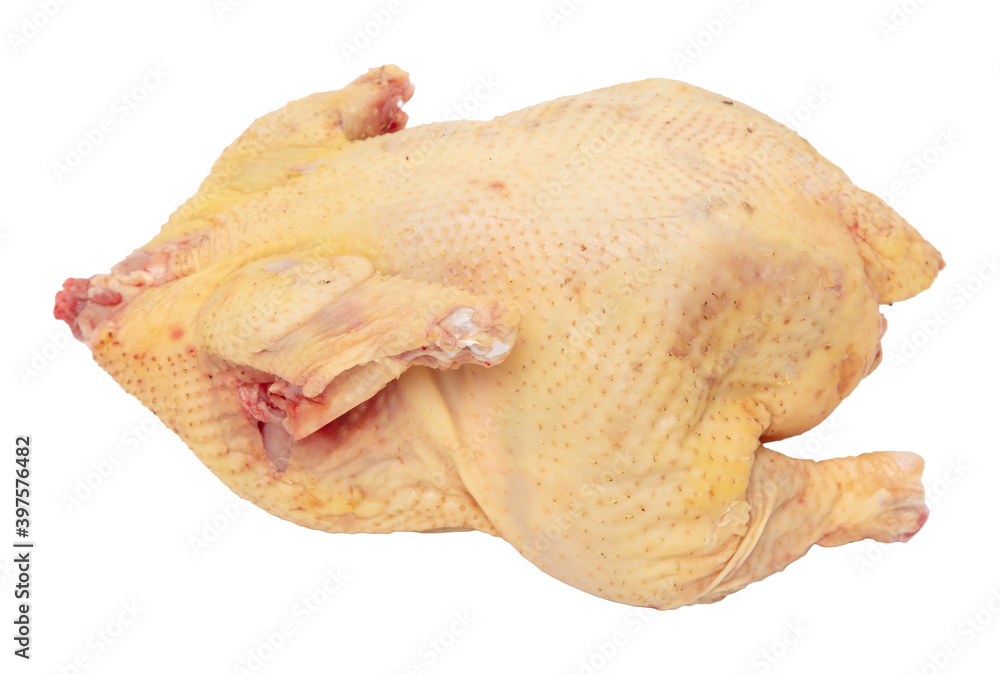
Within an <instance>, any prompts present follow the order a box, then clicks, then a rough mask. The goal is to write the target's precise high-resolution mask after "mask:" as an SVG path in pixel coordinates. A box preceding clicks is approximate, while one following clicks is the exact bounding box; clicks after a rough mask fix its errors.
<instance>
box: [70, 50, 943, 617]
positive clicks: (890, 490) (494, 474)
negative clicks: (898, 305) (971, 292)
mask: <svg viewBox="0 0 1000 674" xmlns="http://www.w3.org/2000/svg"><path fill="white" fill-rule="evenodd" d="M412 92H413V87H412V85H411V84H410V83H409V80H408V77H407V75H406V73H404V72H403V71H401V70H400V69H398V68H396V67H394V66H386V67H383V68H378V69H373V70H371V71H370V72H369V73H368V74H366V75H364V76H363V77H361V78H359V79H358V80H356V81H355V82H353V83H352V84H350V85H349V86H348V87H346V88H345V89H343V90H340V91H335V92H331V93H323V94H316V95H313V96H309V97H307V98H304V99H302V100H299V101H295V102H292V103H290V104H288V105H287V106H286V107H285V108H283V109H281V110H278V111H276V112H273V113H271V114H269V115H267V116H265V117H262V118H261V119H259V120H257V121H256V122H254V124H252V125H251V126H250V128H249V129H248V130H247V131H246V132H245V133H244V134H243V135H242V136H241V137H240V138H239V139H238V140H237V141H236V142H235V143H234V144H233V145H231V146H230V147H228V148H227V149H226V150H225V151H224V152H223V154H222V156H221V157H220V158H219V160H218V161H217V162H216V164H215V165H214V167H213V168H212V171H211V173H210V174H209V176H208V177H207V178H206V179H205V181H204V183H203V184H202V185H201V188H200V189H199V191H198V193H197V194H196V195H195V196H194V197H192V198H191V199H190V200H189V201H188V202H187V203H186V204H184V205H183V206H182V207H181V208H180V209H179V210H178V211H177V212H176V213H174V214H173V215H172V216H171V217H170V219H169V221H168V222H167V224H166V225H165V226H164V227H163V229H162V231H161V232H160V234H159V235H157V236H156V237H155V238H154V239H153V240H152V241H151V242H149V243H148V244H146V245H145V246H143V247H142V248H140V249H138V250H137V251H135V252H134V253H132V254H131V255H129V256H128V257H126V258H125V259H124V260H123V261H122V262H120V263H119V264H117V265H116V266H115V267H114V268H113V269H112V270H111V272H110V273H109V274H99V275H96V276H93V277H91V278H90V279H70V280H68V281H67V282H66V284H65V285H64V289H63V290H62V291H61V292H60V293H59V294H58V296H57V300H56V310H55V313H56V316H57V317H58V318H62V319H64V320H65V321H66V322H67V323H69V325H70V326H71V327H72V329H73V331H74V333H75V334H76V336H77V337H78V338H80V339H81V340H82V341H83V342H84V343H86V344H88V345H89V346H90V348H91V349H92V350H93V354H94V357H95V359H96V360H97V362H98V363H100V365H101V366H102V367H104V368H105V369H106V370H107V371H108V372H109V373H110V374H111V376H112V377H114V379H115V380H116V381H117V382H118V383H119V384H121V386H123V387H124V388H125V389H126V390H127V391H128V392H130V393H131V394H133V395H135V396H136V397H137V398H138V399H139V400H141V401H142V403H143V404H145V405H146V406H147V407H149V408H150V409H151V410H152V411H153V412H154V413H156V414H157V415H158V416H159V417H160V419H162V420H163V422H164V423H165V424H166V425H167V426H169V427H170V428H171V429H173V430H174V431H175V432H176V433H177V434H178V435H179V436H180V437H181V438H182V439H183V440H184V441H185V442H186V443H187V444H188V445H189V446H190V447H191V449H192V450H194V452H195V453H196V454H197V455H198V457H199V458H200V459H201V460H202V461H203V462H204V463H205V465H207V466H208V467H209V468H210V469H211V470H212V471H213V472H214V473H215V474H216V475H218V476H219V478H220V479H221V480H222V481H223V482H224V483H225V484H226V485H228V486H229V487H230V488H231V489H232V490H233V491H235V492H236V493H237V494H239V495H240V496H242V497H244V498H247V499H249V500H251V501H252V502H254V503H256V504H257V505H259V506H260V507H262V508H264V509H266V510H268V511H269V512H271V513H273V514H275V515H277V516H279V517H282V518H285V519H288V520H290V521H292V522H296V523H298V524H301V525H304V526H307V527H313V528H317V529H322V530H326V531H331V532H390V531H402V530H410V531H440V530H480V531H484V532H488V533H491V534H495V535H499V536H502V537H503V538H504V539H506V540H507V541H509V542H510V544H511V545H513V546H514V547H515V548H517V550H518V551H520V552H521V553H522V554H523V555H525V556H526V557H527V558H528V559H530V560H531V561H532V562H533V563H534V564H536V565H537V566H538V567H539V568H541V569H542V570H543V571H545V572H547V573H549V574H551V575H553V576H555V577H556V578H559V579H561V580H563V581H565V582H567V583H570V584H571V585H574V586H576V587H578V588H580V589H583V590H585V591H587V592H590V593H593V594H595V595H598V596H601V597H605V598H608V599H611V600H614V601H619V602H624V603H627V604H634V605H639V606H654V607H657V608H661V609H666V608H673V607H678V606H682V605H685V604H691V603H696V602H709V601H714V600H717V599H719V598H721V597H723V596H725V595H726V594H728V593H731V592H733V591H735V590H738V589H740V588H741V587H743V586H745V585H746V584H748V583H750V582H753V581H755V580H759V579H761V578H764V577H765V576H768V575H769V574H771V573H774V572H776V571H779V570H781V569H783V568H784V567H785V566H786V565H787V564H789V563H790V562H791V561H793V560H795V559H797V558H798V557H800V556H801V555H803V554H804V553H805V552H806V551H807V550H808V548H809V547H810V546H812V545H813V544H819V545H828V546H829V545H840V544H843V543H848V542H851V541H856V540H859V539H863V538H872V539H875V540H878V541H903V540H907V539H908V538H909V537H910V536H912V535H913V534H914V533H916V531H917V530H918V529H919V528H920V527H921V525H922V524H923V522H924V520H925V519H926V516H927V509H926V507H925V506H924V502H923V490H922V488H921V484H920V473H921V470H922V461H921V459H920V458H919V457H917V456H915V455H913V454H907V453H896V452H876V453H872V454H865V455H862V456H858V457H855V458H842V459H833V460H827V461H820V462H813V461H807V460H798V459H793V458H789V457H786V456H784V455H782V454H779V453H777V452H774V451H771V450H768V449H766V448H764V447H763V446H762V445H761V442H762V441H768V440H777V439H781V438H786V437H789V436H792V435H796V434H798V433H802V432H803V431H806V430H808V429H809V428H812V427H813V426H815V425H816V424H817V423H819V422H820V421H822V420H823V419H824V418H825V417H826V416H827V415H829V414H830V412H831V411H832V410H833V409H834V408H835V407H836V406H837V404H838V403H839V402H840V401H841V400H842V399H843V398H844V397H845V396H846V395H848V394H849V393H850V392H851V391H852V390H853V389H854V387H855V386H857V384H858V382H859V381H860V380H861V379H862V378H863V377H864V376H865V375H867V374H868V373H870V372H871V371H872V370H873V369H874V368H875V366H876V365H877V364H878V362H879V359H880V348H879V340H880V338H881V336H882V334H883V332H884V330H885V321H884V319H883V318H882V317H881V315H880V313H879V304H886V303H890V302H895V301H897V300H903V299H906V298H908V297H911V296H913V295H915V294H916V293H918V292H920V291H921V290H923V289H925V288H927V287H928V286H929V285H930V283H931V281H932V280H933V279H934V277H935V275H936V274H937V272H938V270H939V269H940V268H941V267H942V266H943V263H942V261H941V257H940V256H939V254H938V253H937V251H936V250H934V248H932V247H931V246H930V245H929V244H928V243H927V242H925V241H924V240H923V239H922V238H921V237H920V236H919V235H918V234H917V232H916V231H915V230H914V229H913V228H911V227H910V226H909V225H908V224H907V223H906V222H905V221H904V220H903V219H901V218H900V217H899V216H898V215H897V214H896V213H895V212H894V211H893V210H892V209H890V208H889V207H888V206H887V205H886V204H885V203H884V202H882V201H881V200H879V199H878V198H877V197H875V196H873V195H871V194H869V193H867V192H864V191H862V190H860V189H858V188H856V187H855V186H854V185H853V184H852V183H851V182H850V181H849V180H848V178H847V177H846V176H845V175H844V173H843V172H841V171H840V170H839V169H838V168H836V167H835V166H833V165H832V164H830V163H829V162H828V161H826V160H825V159H823V158H822V157H820V156H819V155H818V154H817V153H816V151H815V150H814V149H813V148H812V147H811V146H810V145H809V144H808V143H806V142H805V141H803V140H802V139H801V138H799V137H798V136H797V135H796V134H795V133H793V132H792V131H790V130H789V129H787V128H785V127H784V126H782V125H780V124H778V123H777V122H775V121H774V120H772V119H770V118H768V117H767V116H765V115H763V114H761V113H759V112H756V111H754V110H752V109H750V108H748V107H746V106H744V105H741V104H739V103H737V102H735V101H732V100H729V99H726V98H724V97H722V96H718V95H716V94H714V93H711V92H708V91H704V90H702V89H698V88H696V87H694V86H691V85H688V84H683V83H680V82H673V81H667V80H648V81H643V82H636V83H632V84H623V85H620V86H614V87H610V88H607V89H602V90H599V91H594V92H591V93H588V94H583V95H579V96H570V97H566V98H560V99H557V100H554V101H551V102H548V103H543V104H541V105H537V106H535V107H532V108H528V109H526V110H521V111H520V112H515V113H512V114H509V115H506V116H504V117H500V118H498V119H495V120H493V121H491V122H470V121H459V122H449V123H442V124H430V125H426V126H420V127H416V128H412V129H405V130H404V129H403V127H404V125H405V123H406V119H407V118H406V114H405V113H404V112H402V110H401V109H400V106H401V104H402V102H403V101H406V100H408V99H409V98H410V96H411V94H412Z"/></svg>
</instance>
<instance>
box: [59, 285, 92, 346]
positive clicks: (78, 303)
mask: <svg viewBox="0 0 1000 674" xmlns="http://www.w3.org/2000/svg"><path fill="white" fill-rule="evenodd" d="M88 288H90V279H85V278H68V279H66V281H65V282H64V283H63V289H62V290H60V291H59V292H58V293H56V306H55V308H54V309H53V310H52V315H53V316H55V317H56V318H58V319H59V320H60V321H66V324H67V325H68V326H69V327H70V329H71V330H72V331H73V336H74V337H76V338H77V339H83V337H82V334H81V332H80V325H79V322H78V321H77V316H78V315H79V313H80V309H82V308H83V307H84V305H85V304H86V302H87V289H88Z"/></svg>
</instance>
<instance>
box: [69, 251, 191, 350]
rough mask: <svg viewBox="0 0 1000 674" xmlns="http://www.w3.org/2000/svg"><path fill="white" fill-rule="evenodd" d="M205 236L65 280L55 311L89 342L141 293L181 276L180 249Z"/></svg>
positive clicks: (128, 258) (74, 332) (134, 255)
mask: <svg viewBox="0 0 1000 674" xmlns="http://www.w3.org/2000/svg"><path fill="white" fill-rule="evenodd" d="M206 238H207V236H206V235H205V234H204V233H201V232H192V233H190V234H186V235H184V236H182V237H181V238H179V239H177V240H175V241H170V242H168V243H163V244H159V245H157V246H153V247H152V248H150V249H149V250H145V251H143V250H139V251H136V252H134V253H132V254H131V255H129V256H128V257H126V258H125V259H124V260H122V261H121V262H119V263H118V264H116V265H115V266H114V267H112V268H111V273H110V274H95V275H94V276H91V277H90V278H89V279H83V278H69V279H66V281H65V282H64V283H63V289H62V290H60V291H59V292H58V293H56V302H55V308H54V309H53V311H52V314H53V315H54V316H55V317H56V318H57V319H59V320H61V321H66V324H67V325H69V327H70V330H72V331H73V336H74V337H76V338H77V339H79V340H80V341H81V342H85V343H88V342H90V340H91V338H92V337H93V335H94V333H95V332H97V330H98V329H99V328H100V327H101V326H103V325H105V324H107V323H108V322H110V321H113V320H114V318H115V317H116V316H117V315H118V314H119V313H120V312H121V311H122V309H124V308H125V306H126V305H127V304H128V303H129V302H130V301H131V300H133V299H134V298H135V297H136V296H137V295H139V293H141V292H143V291H144V290H146V289H148V288H155V287H157V286H161V285H163V284H165V283H169V282H170V281H173V280H174V279H176V278H178V276H180V273H179V272H178V270H177V269H176V268H175V265H174V261H175V258H176V256H177V254H178V252H180V251H186V250H187V249H189V248H191V247H192V246H195V245H197V244H199V243H201V242H202V241H204V240H205V239H206Z"/></svg>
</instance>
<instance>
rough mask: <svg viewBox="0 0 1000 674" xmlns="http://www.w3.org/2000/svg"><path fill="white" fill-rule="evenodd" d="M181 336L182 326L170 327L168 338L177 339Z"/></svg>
mask: <svg viewBox="0 0 1000 674" xmlns="http://www.w3.org/2000/svg"><path fill="white" fill-rule="evenodd" d="M183 336H184V328H182V327H180V326H178V325H175V326H174V327H173V328H171V329H170V339H173V340H178V339H180V338H181V337H183Z"/></svg>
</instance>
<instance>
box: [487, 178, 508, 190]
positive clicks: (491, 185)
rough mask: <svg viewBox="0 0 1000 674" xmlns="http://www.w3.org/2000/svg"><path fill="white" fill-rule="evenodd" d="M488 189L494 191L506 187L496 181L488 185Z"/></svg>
mask: <svg viewBox="0 0 1000 674" xmlns="http://www.w3.org/2000/svg"><path fill="white" fill-rule="evenodd" d="M490 187H492V188H493V189H495V190H502V189H503V188H504V187H506V185H504V184H503V183H502V182H500V181H499V180H497V181H495V182H492V183H490Z"/></svg>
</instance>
